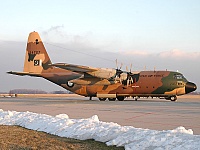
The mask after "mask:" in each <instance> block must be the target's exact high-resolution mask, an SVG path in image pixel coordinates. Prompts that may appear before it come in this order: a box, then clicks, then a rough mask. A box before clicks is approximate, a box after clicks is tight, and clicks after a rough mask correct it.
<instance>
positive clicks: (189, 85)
mask: <svg viewBox="0 0 200 150" xmlns="http://www.w3.org/2000/svg"><path fill="white" fill-rule="evenodd" d="M196 89H197V86H196V84H194V83H192V82H187V83H186V85H185V93H186V94H187V93H190V92H193V91H195V90H196Z"/></svg>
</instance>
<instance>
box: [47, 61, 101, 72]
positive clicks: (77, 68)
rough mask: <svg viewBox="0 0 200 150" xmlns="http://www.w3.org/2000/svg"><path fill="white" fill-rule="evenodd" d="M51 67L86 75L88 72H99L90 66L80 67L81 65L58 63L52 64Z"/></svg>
mask: <svg viewBox="0 0 200 150" xmlns="http://www.w3.org/2000/svg"><path fill="white" fill-rule="evenodd" d="M51 66H55V67H58V68H62V69H66V70H70V71H73V72H78V73H86V72H94V71H97V70H98V69H97V68H92V67H88V66H80V65H72V64H66V63H56V64H51Z"/></svg>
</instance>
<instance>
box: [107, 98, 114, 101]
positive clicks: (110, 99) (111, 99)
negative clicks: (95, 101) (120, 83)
mask: <svg viewBox="0 0 200 150" xmlns="http://www.w3.org/2000/svg"><path fill="white" fill-rule="evenodd" d="M108 100H109V101H115V100H116V98H108Z"/></svg>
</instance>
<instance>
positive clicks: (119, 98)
mask: <svg viewBox="0 0 200 150" xmlns="http://www.w3.org/2000/svg"><path fill="white" fill-rule="evenodd" d="M117 99H118V101H123V100H124V99H125V97H124V96H118V97H117Z"/></svg>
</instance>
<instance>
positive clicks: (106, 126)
mask: <svg viewBox="0 0 200 150" xmlns="http://www.w3.org/2000/svg"><path fill="white" fill-rule="evenodd" d="M0 124H1V125H19V126H22V127H25V128H28V129H33V130H37V131H44V132H47V133H50V134H54V135H58V136H61V137H68V138H74V139H80V140H86V139H94V140H96V141H101V142H106V144H107V145H116V146H124V147H125V149H126V150H131V149H134V150H135V149H140V150H142V149H156V150H161V149H176V150H177V149H178V150H183V149H200V135H193V131H192V130H191V129H189V130H186V129H185V128H184V127H178V128H176V129H174V130H167V131H157V130H149V129H141V128H134V127H132V126H120V125H118V124H116V123H112V122H102V121H99V119H98V116H97V115H94V116H92V117H91V118H88V119H70V118H69V117H68V115H66V114H60V115H57V116H55V117H53V116H49V115H45V114H37V113H32V112H16V111H3V110H1V109H0Z"/></svg>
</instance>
